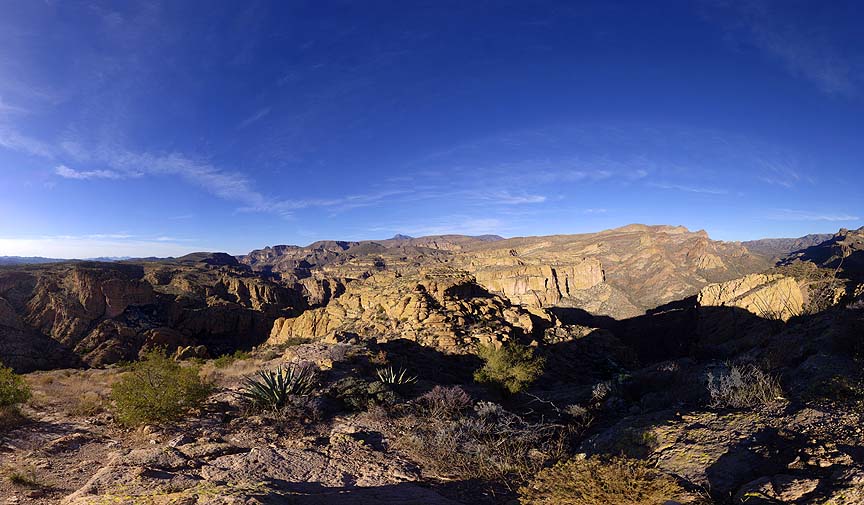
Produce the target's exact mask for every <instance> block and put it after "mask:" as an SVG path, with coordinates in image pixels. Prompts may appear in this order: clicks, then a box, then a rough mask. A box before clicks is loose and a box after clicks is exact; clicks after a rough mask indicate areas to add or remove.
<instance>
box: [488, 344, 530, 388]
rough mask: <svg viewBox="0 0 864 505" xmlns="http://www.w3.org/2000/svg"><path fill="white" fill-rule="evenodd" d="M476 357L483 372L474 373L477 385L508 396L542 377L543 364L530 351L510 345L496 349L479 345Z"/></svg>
mask: <svg viewBox="0 0 864 505" xmlns="http://www.w3.org/2000/svg"><path fill="white" fill-rule="evenodd" d="M477 354H478V355H479V356H480V358H481V359H482V360H483V362H484V365H483V368H481V369H479V370H477V371H476V372H475V373H474V380H476V381H477V382H482V383H487V384H495V385H497V386H499V387H501V388H503V389H504V390H506V391H509V392H510V393H518V392H520V391H523V390H524V389H525V388H526V387H528V385H529V384H531V383H532V382H534V380H536V379H537V378H538V377H540V375H541V374H542V373H543V366H544V364H545V360H544V359H543V358H542V357H539V356H534V349H532V348H531V347H527V346H524V345H520V344H516V343H510V344H507V345H503V346H500V347H496V346H494V345H482V346H480V347H479V348H478V352H477Z"/></svg>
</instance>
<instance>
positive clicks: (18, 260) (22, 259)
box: [0, 256, 132, 265]
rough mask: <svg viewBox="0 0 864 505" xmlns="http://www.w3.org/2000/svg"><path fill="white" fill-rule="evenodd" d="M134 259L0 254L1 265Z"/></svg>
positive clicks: (109, 261) (124, 258) (108, 261)
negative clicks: (77, 258) (65, 257)
mask: <svg viewBox="0 0 864 505" xmlns="http://www.w3.org/2000/svg"><path fill="white" fill-rule="evenodd" d="M128 259H132V258H130V257H99V258H86V259H83V260H72V259H61V258H43V257H41V256H0V265H44V264H46V263H66V262H69V261H102V262H107V263H111V262H114V261H124V260H128Z"/></svg>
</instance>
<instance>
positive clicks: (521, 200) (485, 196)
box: [476, 191, 546, 205]
mask: <svg viewBox="0 0 864 505" xmlns="http://www.w3.org/2000/svg"><path fill="white" fill-rule="evenodd" d="M476 196H477V197H478V198H480V199H481V200H485V201H489V202H492V203H496V204H502V205H522V204H526V203H543V202H545V201H546V197H545V196H543V195H531V194H527V193H520V194H513V193H510V192H509V191H493V192H490V193H479V194H477V195H476Z"/></svg>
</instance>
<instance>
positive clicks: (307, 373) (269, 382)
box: [239, 363, 317, 410]
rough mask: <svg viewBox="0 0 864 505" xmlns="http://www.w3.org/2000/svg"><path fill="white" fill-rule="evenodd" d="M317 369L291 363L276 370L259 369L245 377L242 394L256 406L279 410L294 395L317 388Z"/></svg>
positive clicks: (300, 394) (303, 393)
mask: <svg viewBox="0 0 864 505" xmlns="http://www.w3.org/2000/svg"><path fill="white" fill-rule="evenodd" d="M316 382H317V377H316V373H315V369H314V368H313V367H311V366H308V365H297V364H294V363H292V364H289V365H288V366H285V367H283V366H281V365H280V366H279V367H278V368H276V370H259V371H258V372H256V373H255V374H254V375H252V376H251V377H246V378H244V379H243V386H242V388H241V389H240V391H239V394H240V396H242V397H243V398H245V399H246V400H248V401H249V402H250V403H251V404H252V405H253V406H254V407H256V408H264V409H270V410H279V409H281V408H282V407H284V406H285V405H286V404H287V403H288V400H289V399H290V398H291V397H292V396H308V395H310V394H312V392H313V391H314V390H315V385H316Z"/></svg>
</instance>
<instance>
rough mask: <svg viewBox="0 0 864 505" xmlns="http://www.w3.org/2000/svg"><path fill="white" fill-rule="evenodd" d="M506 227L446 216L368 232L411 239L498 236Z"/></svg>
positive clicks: (498, 222) (491, 220) (493, 221)
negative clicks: (440, 236)
mask: <svg viewBox="0 0 864 505" xmlns="http://www.w3.org/2000/svg"><path fill="white" fill-rule="evenodd" d="M505 229H506V227H505V226H504V223H502V221H501V220H499V219H494V218H479V219H478V218H471V217H467V216H446V217H443V218H440V219H438V220H436V221H433V222H426V223H423V224H418V223H401V224H398V223H397V224H389V225H384V226H377V227H374V228H371V229H370V230H369V231H370V232H373V233H376V232H383V233H385V234H387V235H393V234H396V233H404V234H407V235H410V236H412V237H422V236H427V235H450V234H455V235H496V234H497V235H500V234H503V233H504V232H505Z"/></svg>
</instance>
